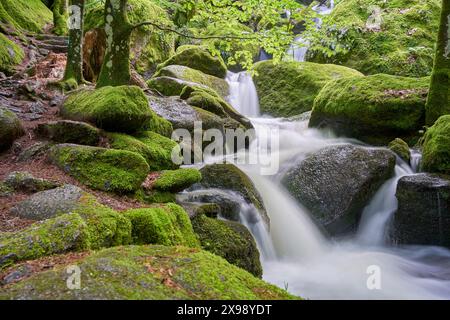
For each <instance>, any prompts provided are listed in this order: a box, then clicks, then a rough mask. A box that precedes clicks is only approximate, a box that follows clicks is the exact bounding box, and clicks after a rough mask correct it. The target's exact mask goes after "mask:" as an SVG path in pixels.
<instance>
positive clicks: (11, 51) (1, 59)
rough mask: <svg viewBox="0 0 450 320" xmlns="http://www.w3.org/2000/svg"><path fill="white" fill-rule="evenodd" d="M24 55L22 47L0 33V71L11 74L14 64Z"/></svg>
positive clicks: (20, 60) (19, 61)
mask: <svg viewBox="0 0 450 320" xmlns="http://www.w3.org/2000/svg"><path fill="white" fill-rule="evenodd" d="M0 6H1V3H0ZM0 14H1V13H0ZM24 56H25V54H24V52H23V49H22V48H21V47H20V46H19V45H17V44H16V43H15V42H13V41H11V40H10V39H8V38H7V37H6V36H5V35H3V34H2V33H0V72H4V73H6V74H12V73H13V71H14V66H16V65H18V64H20V63H21V62H22V60H23V58H24Z"/></svg>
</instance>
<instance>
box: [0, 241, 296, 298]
mask: <svg viewBox="0 0 450 320" xmlns="http://www.w3.org/2000/svg"><path fill="white" fill-rule="evenodd" d="M78 265H79V267H80V268H81V270H83V279H82V286H83V290H69V289H67V284H66V281H61V279H66V278H67V271H66V268H65V267H64V266H62V267H59V268H56V269H54V270H48V271H46V272H41V273H38V274H36V275H34V276H33V277H30V278H27V279H24V280H22V281H20V282H18V283H15V284H12V285H10V286H8V287H5V288H4V290H2V291H1V292H0V299H17V298H19V297H20V298H22V299H33V300H34V299H39V300H45V299H132V300H133V299H143V300H144V299H170V300H173V299H236V300H238V299H245V300H248V299H251V300H263V299H265V300H275V299H298V298H296V297H294V296H292V295H290V294H288V293H287V292H286V291H284V290H282V289H279V288H277V287H275V286H273V285H270V284H268V283H266V282H264V281H262V280H260V279H258V278H255V277H254V276H252V275H251V274H250V273H248V272H246V271H244V270H242V269H240V268H238V267H235V266H233V265H230V264H229V263H228V262H226V261H225V260H224V259H222V258H220V257H217V256H215V255H213V254H211V253H208V252H204V251H201V250H199V249H194V248H186V247H165V246H156V245H150V246H126V247H118V248H112V249H106V250H102V251H100V252H97V253H93V254H92V255H91V256H89V257H87V258H85V259H84V260H82V261H80V262H79V263H78ZM124 279H126V281H124Z"/></svg>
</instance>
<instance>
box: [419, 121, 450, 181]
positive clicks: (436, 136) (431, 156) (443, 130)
mask: <svg viewBox="0 0 450 320" xmlns="http://www.w3.org/2000/svg"><path fill="white" fill-rule="evenodd" d="M422 169H423V170H425V171H428V172H437V173H444V174H449V175H450V115H446V116H442V117H440V118H439V119H438V120H437V121H436V122H435V124H434V125H433V126H432V127H431V128H429V129H428V130H427V132H426V133H425V139H424V142H423V159H422Z"/></svg>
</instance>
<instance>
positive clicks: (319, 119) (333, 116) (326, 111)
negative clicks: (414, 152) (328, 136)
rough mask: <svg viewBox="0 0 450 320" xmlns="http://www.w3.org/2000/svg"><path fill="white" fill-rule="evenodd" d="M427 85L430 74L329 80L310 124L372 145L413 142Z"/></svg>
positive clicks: (321, 92)
mask: <svg viewBox="0 0 450 320" xmlns="http://www.w3.org/2000/svg"><path fill="white" fill-rule="evenodd" d="M428 85H429V78H428V77H426V78H419V79H416V78H404V77H397V76H391V75H385V74H378V75H373V76H368V77H349V78H343V79H339V80H335V81H332V82H329V83H328V84H326V85H325V86H324V87H323V89H322V90H321V91H320V93H319V95H318V96H317V98H316V100H315V101H314V108H313V110H312V115H311V120H310V122H309V125H310V127H327V128H331V129H333V130H334V131H335V132H336V133H337V134H339V135H345V136H348V137H352V138H357V139H360V140H363V141H365V142H368V143H371V144H378V145H379V144H381V145H387V144H388V143H389V142H390V141H392V139H395V138H396V137H401V138H402V139H404V140H406V141H407V142H409V143H412V144H413V143H414V139H415V138H416V137H417V135H418V131H419V130H420V129H421V128H422V126H423V125H424V122H425V102H426V97H427V93H428Z"/></svg>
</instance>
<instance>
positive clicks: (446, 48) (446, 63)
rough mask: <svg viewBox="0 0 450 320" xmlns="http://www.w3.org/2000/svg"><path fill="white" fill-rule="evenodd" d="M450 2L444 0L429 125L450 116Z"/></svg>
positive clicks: (427, 116)
mask: <svg viewBox="0 0 450 320" xmlns="http://www.w3.org/2000/svg"><path fill="white" fill-rule="evenodd" d="M449 91H450V0H442V14H441V23H440V26H439V34H438V41H437V49H436V57H435V61H434V68H433V74H432V76H431V85H430V92H429V94H428V100H427V106H426V122H427V125H433V123H434V122H435V121H436V120H437V119H438V118H439V117H440V116H442V115H444V114H450V101H449V98H450V95H449Z"/></svg>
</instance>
